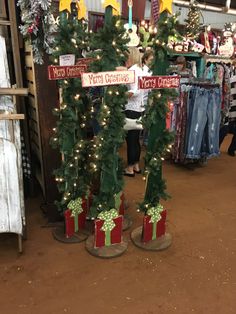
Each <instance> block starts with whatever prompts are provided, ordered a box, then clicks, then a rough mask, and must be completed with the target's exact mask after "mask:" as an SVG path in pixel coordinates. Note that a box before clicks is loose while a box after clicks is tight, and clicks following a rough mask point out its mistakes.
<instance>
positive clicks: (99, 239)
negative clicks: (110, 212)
mask: <svg viewBox="0 0 236 314" xmlns="http://www.w3.org/2000/svg"><path fill="white" fill-rule="evenodd" d="M113 221H114V223H115V227H114V228H113V230H112V231H111V232H110V236H111V244H117V243H121V241H122V225H123V216H119V217H117V218H115V219H113ZM103 224H104V220H101V219H97V220H95V236H94V238H95V239H94V240H95V242H94V246H95V247H103V246H105V244H106V242H105V240H106V233H105V231H103V230H101V229H102V227H103Z"/></svg>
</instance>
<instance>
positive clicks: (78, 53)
mask: <svg viewBox="0 0 236 314" xmlns="http://www.w3.org/2000/svg"><path fill="white" fill-rule="evenodd" d="M60 10H61V13H60V24H59V29H58V33H57V36H56V45H55V50H54V52H53V57H54V64H58V62H59V58H60V56H62V55H67V54H72V55H74V56H75V60H77V59H78V58H83V52H84V51H86V50H87V49H88V47H89V42H88V41H89V33H88V29H87V24H86V23H85V21H84V19H80V20H78V15H77V10H76V9H75V7H74V4H72V5H71V6H69V7H66V8H65V7H63V6H61V3H60ZM66 10H67V11H66ZM58 85H59V90H60V94H61V96H60V104H59V108H58V107H57V108H55V110H54V112H55V115H56V116H57V117H58V122H57V127H56V128H55V129H54V132H55V134H54V136H53V138H52V143H53V145H54V146H55V147H59V149H60V152H61V154H62V163H61V167H60V168H59V169H57V170H56V171H55V177H56V181H57V183H58V189H59V191H60V192H61V194H62V198H61V200H60V201H59V202H57V205H58V209H59V211H60V212H62V213H63V212H65V211H66V210H67V209H68V208H69V209H71V211H72V215H73V216H74V217H76V218H77V216H78V215H79V214H80V213H81V212H82V211H83V209H84V208H83V200H84V199H85V198H86V197H88V193H89V185H90V173H91V167H90V164H89V159H90V146H91V144H90V141H89V140H88V139H87V127H88V123H89V120H90V118H91V114H90V111H91V102H90V98H89V96H88V93H87V90H85V89H83V88H82V84H81V78H72V79H65V80H60V81H58ZM76 224H77V222H76ZM76 231H77V230H76Z"/></svg>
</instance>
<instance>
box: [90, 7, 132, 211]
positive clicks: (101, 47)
mask: <svg viewBox="0 0 236 314" xmlns="http://www.w3.org/2000/svg"><path fill="white" fill-rule="evenodd" d="M128 41H129V39H127V38H126V36H125V29H124V27H123V25H122V22H121V21H120V18H119V17H117V16H112V6H110V5H109V6H107V7H106V13H105V24H104V27H103V28H102V29H100V30H99V32H98V33H96V34H94V36H93V38H92V42H91V48H92V49H96V52H95V53H94V57H95V58H96V61H95V62H94V63H93V64H92V66H91V70H92V71H94V72H100V71H114V70H116V67H117V66H120V65H124V62H125V61H126V59H127V56H128V54H127V52H128V50H127V47H126V44H127V43H128ZM126 102H127V88H126V86H123V85H118V86H110V87H105V88H104V96H103V99H102V100H101V104H100V112H99V122H100V126H101V128H102V130H101V131H100V133H99V134H98V136H97V138H96V143H95V145H94V146H95V149H96V152H95V156H96V158H97V162H96V165H95V166H96V169H100V171H101V172H100V187H99V193H98V195H96V196H95V198H94V202H93V206H92V209H91V215H92V216H93V217H96V216H97V214H98V212H100V211H109V210H110V209H113V208H115V201H116V195H117V194H118V193H119V192H121V190H122V187H123V175H122V174H123V168H122V162H121V159H120V157H119V153H118V151H119V148H120V147H121V145H122V144H123V142H124V138H125V132H124V130H123V125H124V119H125V116H124V108H125V104H126ZM97 210H98V211H97Z"/></svg>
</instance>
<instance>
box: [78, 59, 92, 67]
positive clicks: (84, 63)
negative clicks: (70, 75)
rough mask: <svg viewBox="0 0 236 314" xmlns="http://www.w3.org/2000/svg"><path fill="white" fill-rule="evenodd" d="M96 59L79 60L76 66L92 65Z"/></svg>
mask: <svg viewBox="0 0 236 314" xmlns="http://www.w3.org/2000/svg"><path fill="white" fill-rule="evenodd" d="M95 60H96V59H95V58H79V59H78V60H77V61H76V64H77V65H86V66H88V65H90V63H92V62H93V61H95Z"/></svg>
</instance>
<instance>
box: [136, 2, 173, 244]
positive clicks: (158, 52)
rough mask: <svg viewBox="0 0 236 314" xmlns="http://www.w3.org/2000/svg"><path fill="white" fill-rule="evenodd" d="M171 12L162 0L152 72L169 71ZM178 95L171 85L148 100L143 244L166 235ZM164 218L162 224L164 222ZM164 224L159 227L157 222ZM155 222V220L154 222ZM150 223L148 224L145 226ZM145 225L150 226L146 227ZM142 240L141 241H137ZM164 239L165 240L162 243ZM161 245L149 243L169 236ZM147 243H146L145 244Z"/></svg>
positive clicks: (140, 235)
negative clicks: (168, 165)
mask: <svg viewBox="0 0 236 314" xmlns="http://www.w3.org/2000/svg"><path fill="white" fill-rule="evenodd" d="M167 12H169V13H172V1H171V0H162V1H161V3H160V13H161V14H160V18H159V20H158V23H157V30H158V31H157V34H156V38H155V40H154V44H153V49H154V63H153V67H152V71H153V75H157V76H158V75H166V74H167V69H168V67H169V61H168V53H169V49H168V38H169V36H175V35H176V33H177V30H176V28H177V24H178V21H177V17H176V16H170V17H168V14H167ZM173 97H176V92H175V91H172V90H170V89H158V90H153V91H152V92H151V94H150V97H149V104H148V107H147V110H146V114H145V117H144V124H145V126H146V128H147V129H149V139H148V147H147V153H146V157H145V169H146V172H145V177H144V179H145V180H147V185H146V191H145V197H144V201H143V203H142V204H140V209H139V210H141V211H142V212H144V214H145V219H144V226H143V228H139V229H136V230H135V231H134V232H133V233H132V239H133V240H134V243H135V244H137V245H139V244H140V246H142V247H143V244H142V243H143V242H147V241H148V240H156V238H157V236H158V235H159V236H160V235H163V236H164V235H165V227H164V224H165V218H166V212H165V211H164V208H163V206H162V205H161V204H160V200H161V199H166V198H167V197H168V195H167V193H166V182H165V180H164V179H163V175H162V162H163V161H164V158H165V154H166V152H168V151H170V148H171V144H172V142H173V135H172V134H171V133H170V132H169V131H168V130H167V129H166V115H167V113H168V111H169V107H168V102H169V101H170V100H171V99H172V98H173ZM162 221H163V224H162ZM158 222H160V223H161V224H162V226H159V227H158V228H157V223H158ZM151 223H152V224H151ZM151 225H153V227H152V228H153V230H152V232H153V235H152V234H151V238H150V239H148V236H146V234H147V233H148V230H151V229H150V228H151ZM146 227H147V228H146ZM145 228H146V229H147V230H145ZM138 243H139V244H138ZM163 243H164V244H163ZM163 243H162V242H161V245H160V246H159V242H157V246H156V247H155V243H154V244H153V247H151V248H150V247H148V246H146V248H150V249H153V250H155V249H157V250H158V249H160V248H161V249H163V248H164V247H163V245H164V246H166V247H167V246H168V245H170V243H171V242H170V238H169V237H168V239H165V238H164V240H163ZM144 247H145V245H144Z"/></svg>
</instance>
